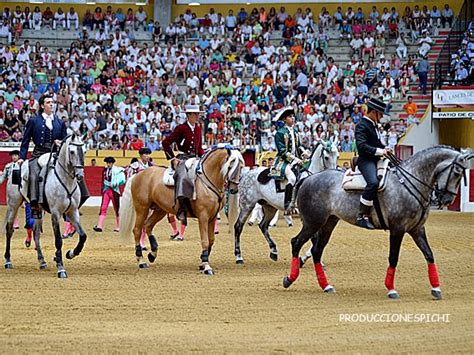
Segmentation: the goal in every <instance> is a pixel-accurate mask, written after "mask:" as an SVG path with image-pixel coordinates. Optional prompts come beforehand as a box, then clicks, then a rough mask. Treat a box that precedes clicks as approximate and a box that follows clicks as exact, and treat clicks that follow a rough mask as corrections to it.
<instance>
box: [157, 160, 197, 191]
mask: <svg viewBox="0 0 474 355" xmlns="http://www.w3.org/2000/svg"><path fill="white" fill-rule="evenodd" d="M198 162H199V160H198V159H196V158H189V159H187V160H186V161H185V162H184V165H186V170H187V171H188V175H189V177H190V179H191V180H192V181H194V180H195V179H196V171H197V168H198ZM163 184H165V185H166V186H174V170H173V169H171V168H166V170H165V172H164V173H163Z"/></svg>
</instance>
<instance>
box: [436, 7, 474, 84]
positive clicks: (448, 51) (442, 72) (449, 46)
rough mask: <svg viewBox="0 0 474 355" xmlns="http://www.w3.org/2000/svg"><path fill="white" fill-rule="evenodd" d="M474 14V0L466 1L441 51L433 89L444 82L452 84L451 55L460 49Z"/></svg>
mask: <svg viewBox="0 0 474 355" xmlns="http://www.w3.org/2000/svg"><path fill="white" fill-rule="evenodd" d="M473 15H474V5H473V2H472V0H466V1H464V4H463V5H462V7H461V10H460V11H459V15H458V16H457V17H456V18H455V19H454V21H453V25H452V27H451V30H450V32H449V35H448V37H447V39H446V41H445V42H444V45H443V48H442V49H441V52H440V53H439V57H438V60H437V61H436V63H435V68H434V80H433V83H432V89H438V88H440V87H441V86H442V85H443V84H452V83H453V81H454V78H452V77H451V73H450V72H451V56H452V55H453V54H454V53H456V52H457V51H458V50H459V47H460V45H461V41H462V39H463V36H464V33H465V32H466V30H467V27H468V25H469V23H470V22H471V21H472V19H473Z"/></svg>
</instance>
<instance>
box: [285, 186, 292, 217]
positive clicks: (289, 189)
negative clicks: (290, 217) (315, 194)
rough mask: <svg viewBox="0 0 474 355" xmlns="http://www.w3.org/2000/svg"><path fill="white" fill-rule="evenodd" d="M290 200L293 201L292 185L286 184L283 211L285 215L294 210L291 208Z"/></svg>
mask: <svg viewBox="0 0 474 355" xmlns="http://www.w3.org/2000/svg"><path fill="white" fill-rule="evenodd" d="M292 199H293V185H292V184H287V185H286V187H285V204H284V207H285V211H286V212H287V213H291V210H292V209H293V208H294V206H292Z"/></svg>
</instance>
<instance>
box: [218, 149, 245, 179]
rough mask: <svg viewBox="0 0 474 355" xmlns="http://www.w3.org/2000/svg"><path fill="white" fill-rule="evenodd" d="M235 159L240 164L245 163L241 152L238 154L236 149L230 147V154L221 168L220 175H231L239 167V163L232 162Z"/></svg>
mask: <svg viewBox="0 0 474 355" xmlns="http://www.w3.org/2000/svg"><path fill="white" fill-rule="evenodd" d="M220 149H224V148H220ZM235 161H238V162H240V163H241V164H242V165H244V164H245V162H244V158H243V157H242V154H240V153H239V151H238V150H236V149H230V156H229V158H228V159H227V161H226V162H225V163H224V165H223V166H222V168H221V175H222V177H224V178H225V177H226V176H232V175H233V174H234V172H235V171H236V170H237V168H238V167H239V164H234V162H235Z"/></svg>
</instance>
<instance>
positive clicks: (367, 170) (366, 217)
mask: <svg viewBox="0 0 474 355" xmlns="http://www.w3.org/2000/svg"><path fill="white" fill-rule="evenodd" d="M357 165H358V166H359V170H360V172H361V173H362V175H363V176H364V178H365V181H366V182H367V186H366V187H365V190H364V193H363V194H362V196H361V197H360V205H359V214H358V216H357V220H356V225H357V226H359V227H362V228H366V229H375V227H374V225H373V224H372V222H371V220H370V213H371V210H372V206H373V204H374V202H373V201H374V198H375V197H376V195H377V189H378V185H379V180H378V178H377V163H376V162H375V161H373V160H366V159H363V160H361V158H359V160H358V162H357Z"/></svg>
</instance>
